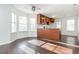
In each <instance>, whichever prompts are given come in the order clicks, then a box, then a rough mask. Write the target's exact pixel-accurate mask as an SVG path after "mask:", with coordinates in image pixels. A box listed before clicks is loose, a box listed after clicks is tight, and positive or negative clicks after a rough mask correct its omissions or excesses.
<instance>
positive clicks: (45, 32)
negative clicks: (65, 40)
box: [37, 29, 61, 41]
mask: <svg viewBox="0 0 79 59" xmlns="http://www.w3.org/2000/svg"><path fill="white" fill-rule="evenodd" d="M37 37H38V38H42V39H48V40H55V41H60V37H61V36H60V30H59V29H37Z"/></svg>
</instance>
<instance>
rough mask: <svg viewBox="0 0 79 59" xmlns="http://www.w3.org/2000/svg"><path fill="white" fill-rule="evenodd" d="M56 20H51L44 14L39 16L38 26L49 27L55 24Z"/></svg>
mask: <svg viewBox="0 0 79 59" xmlns="http://www.w3.org/2000/svg"><path fill="white" fill-rule="evenodd" d="M54 20H55V19H54V18H50V17H47V16H45V15H42V14H37V24H42V25H49V24H51V23H54Z"/></svg>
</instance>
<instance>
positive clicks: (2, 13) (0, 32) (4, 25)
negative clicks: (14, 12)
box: [0, 4, 11, 45]
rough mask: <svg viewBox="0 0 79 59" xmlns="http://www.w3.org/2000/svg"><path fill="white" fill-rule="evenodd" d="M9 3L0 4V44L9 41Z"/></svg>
mask: <svg viewBox="0 0 79 59" xmlns="http://www.w3.org/2000/svg"><path fill="white" fill-rule="evenodd" d="M10 21H11V14H10V5H6V4H5V5H1V4H0V45H1V44H5V43H8V42H10V29H11V25H10Z"/></svg>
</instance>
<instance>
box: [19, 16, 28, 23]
mask: <svg viewBox="0 0 79 59" xmlns="http://www.w3.org/2000/svg"><path fill="white" fill-rule="evenodd" d="M19 23H21V24H27V19H26V17H24V16H19Z"/></svg>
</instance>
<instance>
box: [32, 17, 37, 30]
mask: <svg viewBox="0 0 79 59" xmlns="http://www.w3.org/2000/svg"><path fill="white" fill-rule="evenodd" d="M30 30H31V31H36V30H37V27H36V19H35V18H30Z"/></svg>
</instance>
